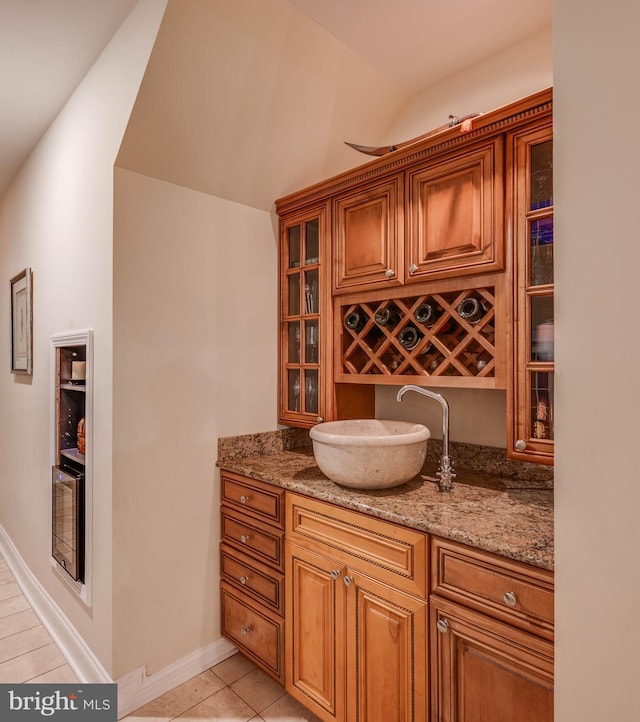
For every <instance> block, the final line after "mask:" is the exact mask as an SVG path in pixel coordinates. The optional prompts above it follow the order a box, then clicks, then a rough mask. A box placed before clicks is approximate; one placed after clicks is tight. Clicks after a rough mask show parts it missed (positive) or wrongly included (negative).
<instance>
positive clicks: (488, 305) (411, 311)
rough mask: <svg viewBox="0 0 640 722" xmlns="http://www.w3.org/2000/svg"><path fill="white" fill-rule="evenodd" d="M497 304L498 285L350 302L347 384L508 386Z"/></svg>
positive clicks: (342, 343) (345, 321)
mask: <svg viewBox="0 0 640 722" xmlns="http://www.w3.org/2000/svg"><path fill="white" fill-rule="evenodd" d="M496 306H497V304H496V292H495V287H494V286H486V287H482V288H472V289H462V290H454V291H444V292H440V293H435V292H433V293H430V294H425V295H419V296H418V295H414V296H410V297H406V298H393V299H383V300H367V301H362V300H360V301H354V302H352V303H346V304H343V305H342V306H341V307H340V312H339V314H338V316H339V319H340V321H341V325H340V330H339V344H338V347H339V348H340V360H339V364H340V367H339V369H338V373H339V376H340V380H342V381H349V380H350V379H352V380H355V378H354V377H357V380H358V381H359V382H362V381H369V382H370V383H381V382H383V383H394V381H393V379H394V377H401V378H399V379H398V383H404V381H405V380H406V377H408V376H412V377H416V376H417V377H422V378H423V379H424V378H425V377H426V378H429V379H432V380H433V383H434V385H437V384H438V383H440V384H441V385H450V386H454V385H462V386H479V387H487V388H495V387H497V386H500V383H501V382H502V379H498V377H499V376H501V369H499V368H498V367H499V366H500V364H499V354H498V353H497V352H496V348H497V344H496V324H497V323H498V324H499V323H500V319H499V315H500V314H499V313H497V312H496ZM376 318H377V321H376ZM389 320H390V322H389ZM385 321H386V325H385ZM381 322H382V323H381ZM498 335H499V334H498ZM385 377H386V379H385ZM498 380H499V381H500V383H498V382H497V381H498Z"/></svg>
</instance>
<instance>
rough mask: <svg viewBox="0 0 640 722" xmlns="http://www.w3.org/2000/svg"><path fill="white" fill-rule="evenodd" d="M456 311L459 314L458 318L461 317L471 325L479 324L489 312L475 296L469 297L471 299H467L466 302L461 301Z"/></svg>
mask: <svg viewBox="0 0 640 722" xmlns="http://www.w3.org/2000/svg"><path fill="white" fill-rule="evenodd" d="M456 311H457V312H458V316H460V318H463V319H464V320H465V321H468V322H469V323H478V321H479V320H480V319H481V318H482V317H483V316H484V314H485V313H486V312H487V311H486V309H485V307H484V306H483V305H482V304H481V303H480V301H478V299H477V298H474V297H473V296H469V298H465V299H464V301H460V303H459V304H458V308H457V309H456Z"/></svg>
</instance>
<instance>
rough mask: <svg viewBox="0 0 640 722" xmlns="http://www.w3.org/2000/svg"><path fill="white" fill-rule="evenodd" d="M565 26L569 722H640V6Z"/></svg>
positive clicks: (559, 131)
mask: <svg viewBox="0 0 640 722" xmlns="http://www.w3.org/2000/svg"><path fill="white" fill-rule="evenodd" d="M554 22H555V26H554V27H555V78H556V83H555V103H554V123H555V161H554V176H555V194H556V197H555V208H556V209H557V210H556V216H555V217H556V237H557V239H558V241H557V244H556V249H555V252H556V287H557V293H556V318H555V322H556V326H555V328H556V349H557V350H556V360H557V407H556V412H557V413H556V447H557V452H556V481H555V489H556V674H557V676H556V720H557V722H574V721H575V720H580V722H601V721H602V720H604V719H616V720H625V721H626V720H637V719H640V695H639V694H638V649H639V648H640V622H639V621H638V610H639V609H640V524H639V521H638V520H639V512H640V484H639V483H638V469H639V468H640V445H639V444H638V427H639V425H640V423H639V422H640V375H639V374H638V357H639V355H640V332H639V331H638V326H637V324H636V322H635V320H634V309H635V308H636V304H637V298H638V277H639V275H638V274H639V269H640V244H639V243H638V167H640V140H639V139H638V133H637V130H636V128H635V123H634V119H635V118H637V117H638V114H639V113H640V95H639V93H638V77H637V75H638V74H637V70H638V66H639V63H640V53H639V51H638V37H637V30H638V27H640V5H639V4H638V3H637V2H636V1H635V0H618V2H615V3H609V4H606V5H603V4H601V3H597V2H587V3H583V4H582V6H581V8H580V12H578V13H576V5H575V3H573V2H571V1H570V0H556V2H555V20H554Z"/></svg>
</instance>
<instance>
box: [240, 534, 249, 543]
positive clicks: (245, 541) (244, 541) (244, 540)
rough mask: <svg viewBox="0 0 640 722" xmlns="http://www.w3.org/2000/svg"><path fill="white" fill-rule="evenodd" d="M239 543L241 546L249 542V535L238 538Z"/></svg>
mask: <svg viewBox="0 0 640 722" xmlns="http://www.w3.org/2000/svg"><path fill="white" fill-rule="evenodd" d="M240 541H241V542H242V543H243V544H246V543H247V542H248V541H249V535H248V534H243V535H242V536H241V537H240Z"/></svg>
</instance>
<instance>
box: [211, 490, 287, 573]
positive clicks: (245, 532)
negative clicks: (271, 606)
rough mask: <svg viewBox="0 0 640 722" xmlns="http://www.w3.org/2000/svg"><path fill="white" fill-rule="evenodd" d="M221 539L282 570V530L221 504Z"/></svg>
mask: <svg viewBox="0 0 640 722" xmlns="http://www.w3.org/2000/svg"><path fill="white" fill-rule="evenodd" d="M222 541H224V542H227V543H228V544H229V545H231V546H232V547H234V548H236V549H238V550H239V551H244V552H245V553H246V554H250V555H251V556H253V557H255V558H256V559H259V560H260V561H262V562H265V563H267V564H271V565H272V566H275V567H276V568H277V569H279V570H280V571H284V567H283V564H284V553H283V552H284V549H283V546H284V532H283V531H281V530H280V529H276V528H275V527H272V526H269V525H267V524H263V523H262V522H259V521H258V520H257V519H251V518H249V517H246V516H244V515H242V514H239V513H238V512H236V511H235V510H233V509H229V508H228V507H226V506H225V505H224V504H223V505H222Z"/></svg>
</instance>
